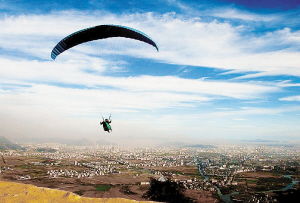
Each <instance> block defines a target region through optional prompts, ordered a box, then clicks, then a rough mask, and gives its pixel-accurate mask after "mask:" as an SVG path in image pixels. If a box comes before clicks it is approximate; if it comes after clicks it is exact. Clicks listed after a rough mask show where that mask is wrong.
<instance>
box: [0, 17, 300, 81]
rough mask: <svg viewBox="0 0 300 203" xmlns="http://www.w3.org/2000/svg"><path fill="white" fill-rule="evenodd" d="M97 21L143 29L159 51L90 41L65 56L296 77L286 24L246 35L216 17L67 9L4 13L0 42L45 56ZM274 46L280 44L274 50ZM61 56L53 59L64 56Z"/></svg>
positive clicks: (292, 38) (295, 40) (293, 37)
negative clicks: (149, 61)
mask: <svg viewBox="0 0 300 203" xmlns="http://www.w3.org/2000/svg"><path fill="white" fill-rule="evenodd" d="M99 16H101V18H99ZM72 19H76V22H75V21H74V20H72ZM57 22H59V23H57ZM98 24H122V25H127V26H130V27H134V28H137V29H139V30H142V31H143V32H145V33H147V34H148V35H149V36H151V37H152V38H153V39H154V40H155V41H156V42H157V44H158V45H159V47H160V52H159V53H156V52H155V51H154V50H153V48H152V47H150V46H147V45H145V44H143V43H139V42H133V41H132V40H126V39H125V40H124V39H114V40H101V41H95V42H93V43H89V44H86V45H84V46H80V49H79V48H77V49H72V50H70V53H68V54H70V55H71V54H72V53H74V52H80V51H81V53H83V54H84V53H94V54H99V52H100V53H116V54H127V55H132V56H137V57H147V58H152V59H155V60H159V61H163V62H167V63H174V64H182V65H193V66H205V67H216V68H220V69H225V70H226V69H227V70H236V71H240V72H244V71H259V72H261V73H260V75H248V76H247V77H256V76H261V75H282V74H284V75H296V76H299V75H300V71H299V65H300V59H299V57H298V55H299V52H298V51H297V50H296V49H294V48H296V47H297V46H298V45H299V38H300V32H299V31H292V30H290V29H288V28H285V29H282V30H276V31H273V32H268V33H265V34H261V35H260V36H253V35H252V34H250V32H252V30H251V29H252V28H248V27H242V26H233V25H231V24H230V23H226V22H224V23H222V22H218V21H211V22H203V21H201V20H199V19H197V18H191V19H185V18H180V17H176V16H175V15H173V14H165V15H161V16H159V15H154V14H151V13H144V14H143V13H141V14H130V15H125V14H124V15H114V14H107V13H101V12H98V13H97V12H94V13H84V12H83V13H80V12H73V11H72V12H70V11H69V12H61V13H53V14H48V15H29V16H14V17H6V18H2V19H1V21H0V25H1V27H2V29H1V31H0V36H1V39H2V40H1V46H2V48H4V49H6V48H10V49H15V50H20V51H25V52H29V53H30V54H33V55H38V56H39V57H42V58H49V54H50V50H51V49H52V48H53V46H54V45H55V43H56V42H57V41H58V40H59V39H61V38H62V37H64V36H66V35H67V34H70V33H72V32H74V31H76V30H78V29H81V28H84V27H88V26H93V25H98ZM248 29H249V30H248ZM14 39H15V40H14ZM39 45H40V48H41V50H40V51H38V47H39ZM278 45H282V46H284V47H283V48H282V47H281V48H278V47H277V46H278ZM114 46H115V47H114ZM274 46H275V48H274ZM99 47H101V48H100V50H99ZM41 53H42V55H41ZM65 55H66V54H65V53H64V54H63V55H62V56H60V57H59V58H58V60H64V59H65V58H64V57H65Z"/></svg>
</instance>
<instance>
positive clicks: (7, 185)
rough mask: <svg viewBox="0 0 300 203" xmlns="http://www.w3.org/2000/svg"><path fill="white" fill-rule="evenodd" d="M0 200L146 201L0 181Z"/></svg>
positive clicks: (12, 202) (33, 202)
mask: <svg viewBox="0 0 300 203" xmlns="http://www.w3.org/2000/svg"><path fill="white" fill-rule="evenodd" d="M0 202H1V203H15V202H31V203H40V202H45V203H46V202H56V203H60V202H61V203H70V202H72V203H75V202H76V203H77V202H78V203H79V202H82V203H83V202H84V203H89V202H91V203H92V202H93V203H143V202H147V201H135V200H129V199H124V198H87V197H81V196H79V195H76V194H74V193H72V192H66V191H62V190H54V189H49V188H42V187H36V186H33V185H29V184H21V183H14V182H5V181H0ZM147 203H150V202H147Z"/></svg>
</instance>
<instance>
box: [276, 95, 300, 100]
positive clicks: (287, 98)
mask: <svg viewBox="0 0 300 203" xmlns="http://www.w3.org/2000/svg"><path fill="white" fill-rule="evenodd" d="M279 100H280V101H300V95H296V96H289V97H283V98H280V99H279Z"/></svg>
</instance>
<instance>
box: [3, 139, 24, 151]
mask: <svg viewBox="0 0 300 203" xmlns="http://www.w3.org/2000/svg"><path fill="white" fill-rule="evenodd" d="M8 149H13V150H23V149H24V148H23V147H21V146H20V145H17V144H15V143H13V142H11V141H10V140H8V139H7V138H5V137H3V136H0V150H8Z"/></svg>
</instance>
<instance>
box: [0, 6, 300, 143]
mask: <svg viewBox="0 0 300 203" xmlns="http://www.w3.org/2000/svg"><path fill="white" fill-rule="evenodd" d="M282 2H283V1H274V0H273V1H271V0H264V1H234V0H214V1H200V3H199V1H195V0H194V1H177V0H154V1H138V0H132V1H114V0H111V1H97V0H90V1H71V0H64V1H37V0H35V1H22V0H14V1H8V0H7V1H5V0H0V26H1V30H0V79H1V82H0V98H1V99H0V104H1V105H0V106H1V107H0V108H1V114H0V121H1V123H2V124H3V126H4V128H1V131H0V132H1V134H2V135H7V136H9V137H11V138H12V139H16V140H17V139H19V138H20V137H23V138H24V137H25V138H26V137H27V138H28V139H31V138H34V137H39V136H40V135H41V134H43V136H44V137H53V136H54V137H60V136H64V137H67V138H70V139H71V138H83V137H85V138H91V139H99V138H101V139H105V140H108V141H111V142H115V143H119V144H120V143H135V144H137V143H148V144H152V143H153V144H155V143H168V142H185V143H195V142H198V143H204V142H205V143H212V142H225V141H228V142H231V141H238V140H251V139H268V140H274V141H280V142H299V141H300V136H299V132H300V127H299V121H300V107H299V103H300V93H299V90H300V51H299V50H300V49H299V45H300V21H299V20H300V19H299V18H300V17H299V16H300V3H299V1H293V0H288V1H284V3H282ZM100 24H119V25H124V26H128V27H132V28H135V29H138V30H141V31H142V32H144V33H146V34H147V35H149V36H151V38H152V39H154V41H156V43H157V44H158V46H159V48H160V51H159V52H156V51H155V49H153V47H151V46H149V45H146V44H144V43H141V42H137V41H134V40H128V39H121V38H115V39H107V40H98V41H93V42H89V43H86V44H83V45H80V46H77V47H75V48H73V49H70V50H68V51H67V52H65V53H63V54H61V55H60V56H59V57H58V58H57V60H56V61H52V60H51V59H50V53H51V50H52V48H53V47H54V46H55V45H56V43H57V42H59V41H60V40H61V39H62V38H63V37H65V36H67V35H68V34H71V33H73V32H75V31H78V30H80V29H83V28H86V27H90V26H95V25H100ZM109 113H112V114H113V119H114V123H113V129H114V133H113V134H112V135H111V137H105V138H103V136H105V134H104V133H103V132H102V131H101V129H100V128H99V126H98V121H99V117H100V116H101V114H103V115H109ZM16 123H18V124H17V127H15V125H16ZM132 140H134V141H135V142H132Z"/></svg>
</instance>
